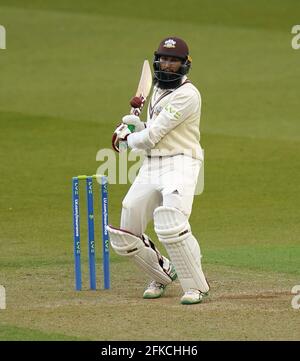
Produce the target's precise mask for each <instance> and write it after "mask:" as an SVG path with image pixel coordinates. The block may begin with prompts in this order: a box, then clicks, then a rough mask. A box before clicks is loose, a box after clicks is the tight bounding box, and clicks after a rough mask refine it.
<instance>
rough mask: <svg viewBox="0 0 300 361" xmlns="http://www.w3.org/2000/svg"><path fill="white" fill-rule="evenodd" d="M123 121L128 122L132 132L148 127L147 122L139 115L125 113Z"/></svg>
mask: <svg viewBox="0 0 300 361" xmlns="http://www.w3.org/2000/svg"><path fill="white" fill-rule="evenodd" d="M122 122H123V123H124V124H127V125H128V127H129V129H130V130H131V131H132V132H140V131H141V130H143V129H145V128H146V124H145V123H144V122H142V121H141V119H140V118H139V117H138V116H136V115H133V114H130V115H125V117H123V118H122Z"/></svg>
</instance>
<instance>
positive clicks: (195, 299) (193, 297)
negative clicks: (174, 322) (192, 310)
mask: <svg viewBox="0 0 300 361" xmlns="http://www.w3.org/2000/svg"><path fill="white" fill-rule="evenodd" d="M206 296H208V293H202V292H200V291H199V290H195V289H190V290H188V291H186V292H185V293H184V295H183V296H182V297H181V300H180V303H181V304H182V305H193V304H195V303H201V302H202V300H203V297H206Z"/></svg>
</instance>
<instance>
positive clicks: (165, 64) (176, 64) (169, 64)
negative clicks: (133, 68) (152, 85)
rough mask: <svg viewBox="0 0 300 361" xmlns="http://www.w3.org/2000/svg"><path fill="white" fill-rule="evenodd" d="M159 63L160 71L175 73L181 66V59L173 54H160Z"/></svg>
mask: <svg viewBox="0 0 300 361" xmlns="http://www.w3.org/2000/svg"><path fill="white" fill-rule="evenodd" d="M159 64H160V69H161V70H162V71H169V72H172V73H177V71H178V70H179V68H180V66H181V60H180V59H178V58H175V57H173V56H161V57H160V58H159Z"/></svg>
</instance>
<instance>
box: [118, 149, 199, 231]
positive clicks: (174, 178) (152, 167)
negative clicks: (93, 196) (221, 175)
mask: <svg viewBox="0 0 300 361" xmlns="http://www.w3.org/2000/svg"><path fill="white" fill-rule="evenodd" d="M201 165H202V161H201V160H199V159H195V158H192V157H189V156H187V155H181V154H180V155H176V156H157V157H152V158H150V157H146V158H145V159H144V162H143V164H142V166H141V168H140V171H139V174H138V175H137V177H136V178H135V180H134V182H133V184H132V186H131V187H130V189H129V191H128V193H127V195H126V196H125V198H124V200H123V202H122V206H123V208H122V213H121V225H120V228H121V229H124V230H127V231H129V232H132V233H133V234H135V235H137V236H141V235H142V233H144V232H145V230H146V227H147V224H148V222H149V221H151V220H152V219H153V212H154V210H155V209H156V208H157V207H159V206H168V207H174V208H177V209H179V210H180V211H181V212H182V213H183V214H185V215H186V216H187V218H189V216H190V214H191V211H192V205H193V200H194V192H195V188H196V185H197V179H198V175H199V171H200V167H201Z"/></svg>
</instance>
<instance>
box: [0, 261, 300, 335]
mask: <svg viewBox="0 0 300 361" xmlns="http://www.w3.org/2000/svg"><path fill="white" fill-rule="evenodd" d="M111 268H112V270H111V271H112V272H111V273H112V288H111V290H102V289H99V290H97V291H89V290H83V291H81V292H75V291H74V290H73V269H72V265H65V266H61V265H60V266H58V265H55V266H53V267H49V266H45V267H39V268H36V269H28V268H26V269H23V270H17V269H9V270H7V272H6V273H5V274H4V275H5V277H4V278H2V279H1V282H0V283H1V284H4V285H5V286H6V291H7V309H6V310H4V311H1V313H0V320H1V322H2V323H6V324H8V325H13V326H18V327H27V328H30V329H36V330H39V331H42V332H45V333H47V334H49V333H51V332H53V333H56V334H65V335H69V336H75V337H80V338H83V339H93V340H160V339H162V340H279V339H280V340H299V339H300V328H299V322H300V312H299V311H297V310H293V309H292V307H291V299H292V294H291V288H292V287H293V286H294V285H295V284H298V283H299V280H298V279H297V277H296V276H293V275H286V274H278V273H276V274H270V273H266V272H264V273H257V272H253V271H251V272H250V271H247V270H239V269H236V268H229V267H221V266H215V265H207V266H206V267H205V268H206V271H207V274H208V277H209V279H210V284H211V292H210V297H209V298H208V299H207V300H206V301H205V302H204V303H202V304H198V305H192V306H183V305H180V303H179V300H180V297H181V294H182V291H181V287H180V285H179V283H178V282H176V283H174V284H172V285H170V286H169V287H168V288H167V290H166V293H165V295H164V297H162V298H161V299H156V300H144V299H142V297H141V296H142V293H143V289H144V287H145V286H146V284H147V280H145V279H144V278H143V276H142V275H141V273H140V272H138V271H137V269H136V268H135V267H134V266H133V265H131V264H130V263H129V262H121V263H113V264H112V266H111ZM98 279H99V283H100V280H101V274H99V276H98ZM84 284H85V285H87V284H88V282H87V280H86V279H84ZM99 287H101V284H100V285H99Z"/></svg>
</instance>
